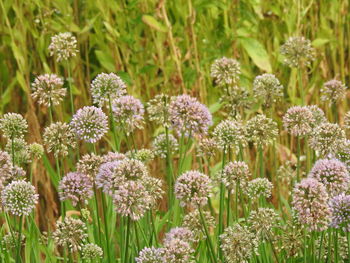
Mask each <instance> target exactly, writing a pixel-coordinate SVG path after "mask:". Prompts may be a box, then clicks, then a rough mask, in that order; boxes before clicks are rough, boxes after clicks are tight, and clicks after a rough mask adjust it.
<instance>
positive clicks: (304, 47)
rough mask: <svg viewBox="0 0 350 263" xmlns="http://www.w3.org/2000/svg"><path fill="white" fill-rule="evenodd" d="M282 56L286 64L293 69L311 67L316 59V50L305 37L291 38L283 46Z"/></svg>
mask: <svg viewBox="0 0 350 263" xmlns="http://www.w3.org/2000/svg"><path fill="white" fill-rule="evenodd" d="M281 54H282V55H283V56H284V63H285V64H286V65H287V66H289V67H291V68H296V67H302V66H309V65H310V64H311V62H312V61H313V60H314V59H315V50H314V48H313V47H312V46H311V42H310V40H308V39H305V38H304V37H290V38H289V39H288V40H287V41H286V43H284V44H283V45H282V46H281Z"/></svg>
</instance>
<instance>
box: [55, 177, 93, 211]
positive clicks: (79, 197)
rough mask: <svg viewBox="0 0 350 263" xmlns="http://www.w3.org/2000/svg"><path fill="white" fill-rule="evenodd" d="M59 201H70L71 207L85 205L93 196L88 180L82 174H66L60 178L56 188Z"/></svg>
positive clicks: (90, 183)
mask: <svg viewBox="0 0 350 263" xmlns="http://www.w3.org/2000/svg"><path fill="white" fill-rule="evenodd" d="M58 190H59V196H60V200H61V201H65V200H71V201H72V204H73V206H76V205H77V204H78V203H87V201H88V199H90V198H91V197H92V195H93V191H92V182H91V180H90V178H89V177H88V176H87V175H85V174H82V173H79V172H74V173H68V174H67V175H66V176H64V177H63V178H62V180H61V181H60V183H59V186H58Z"/></svg>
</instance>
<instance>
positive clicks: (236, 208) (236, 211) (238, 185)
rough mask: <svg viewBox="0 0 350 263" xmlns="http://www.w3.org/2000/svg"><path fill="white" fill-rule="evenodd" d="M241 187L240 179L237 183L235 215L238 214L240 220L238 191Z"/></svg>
mask: <svg viewBox="0 0 350 263" xmlns="http://www.w3.org/2000/svg"><path fill="white" fill-rule="evenodd" d="M239 189H240V182H239V181H238V182H237V183H236V193H235V215H236V221H238V218H239V214H238V191H239Z"/></svg>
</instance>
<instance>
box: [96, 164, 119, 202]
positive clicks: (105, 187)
mask: <svg viewBox="0 0 350 263" xmlns="http://www.w3.org/2000/svg"><path fill="white" fill-rule="evenodd" d="M119 162H120V161H112V162H107V163H104V164H102V165H101V166H100V169H99V171H98V173H97V175H96V179H95V183H96V186H97V188H102V191H103V192H105V193H106V194H109V195H112V194H113V191H114V189H113V187H112V184H113V179H114V170H115V169H116V167H117V166H118V165H119Z"/></svg>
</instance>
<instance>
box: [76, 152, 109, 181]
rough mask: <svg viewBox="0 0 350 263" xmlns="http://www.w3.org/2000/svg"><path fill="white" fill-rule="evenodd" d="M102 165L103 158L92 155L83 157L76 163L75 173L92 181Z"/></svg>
mask: <svg viewBox="0 0 350 263" xmlns="http://www.w3.org/2000/svg"><path fill="white" fill-rule="evenodd" d="M103 163H104V160H103V157H102V156H99V155H97V154H94V153H90V154H85V155H83V156H82V157H81V158H80V160H79V162H78V163H77V171H78V172H79V173H82V174H84V175H87V176H88V177H89V178H90V179H91V180H93V179H94V178H95V177H96V175H97V174H98V172H99V169H100V166H101V165H102V164H103Z"/></svg>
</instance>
